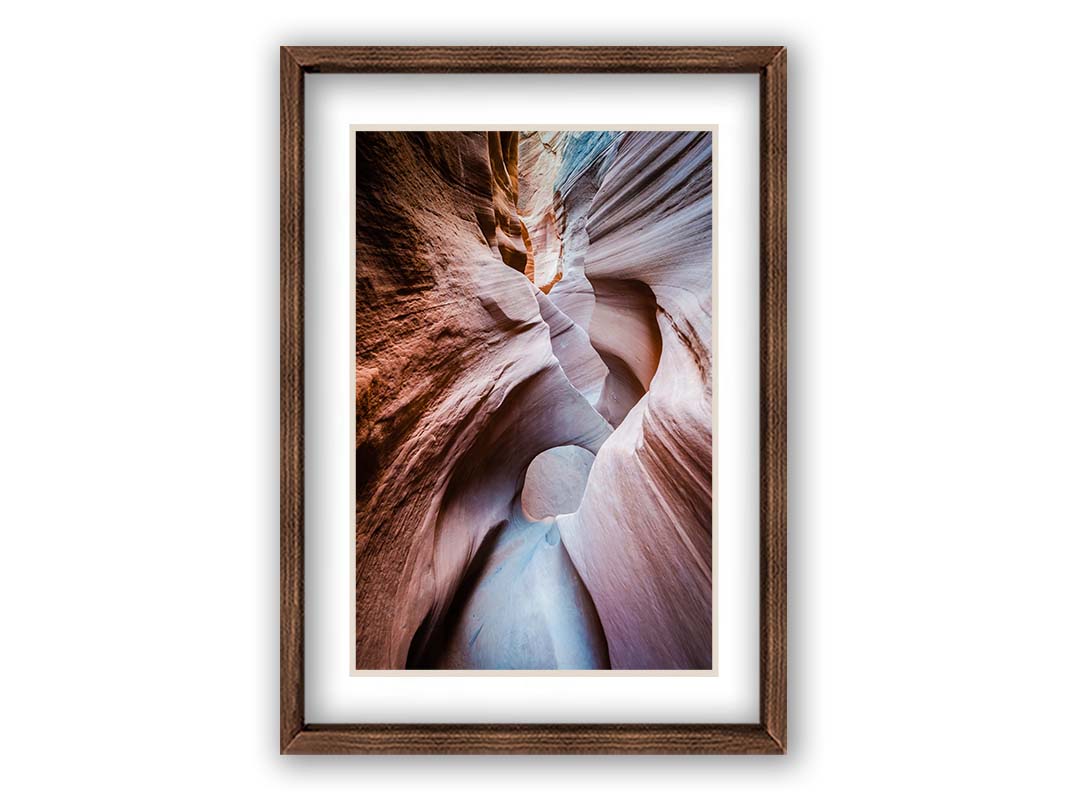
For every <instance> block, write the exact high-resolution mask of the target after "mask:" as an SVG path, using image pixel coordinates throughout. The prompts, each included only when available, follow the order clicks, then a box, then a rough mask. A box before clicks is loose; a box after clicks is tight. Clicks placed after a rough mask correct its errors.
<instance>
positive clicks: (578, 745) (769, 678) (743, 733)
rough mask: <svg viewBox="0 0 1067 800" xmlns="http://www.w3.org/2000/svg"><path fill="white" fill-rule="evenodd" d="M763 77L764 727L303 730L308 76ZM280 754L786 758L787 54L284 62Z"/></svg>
mask: <svg viewBox="0 0 1067 800" xmlns="http://www.w3.org/2000/svg"><path fill="white" fill-rule="evenodd" d="M308 72H440V73H463V72H496V73H509V72H555V73H571V72H574V73H579V72H581V73H591V72H616V73H628V72H634V73H636V72H667V73H683V72H755V73H759V75H760V365H759V369H760V676H759V677H760V680H759V685H760V721H759V723H758V724H752V725H729V724H707V725H668V724H657V725H637V724H634V725H602V724H588V725H544V724H515V725H495V724H476V725H423V724H415V725H369V724H359V725H355V724H353V725H315V724H311V725H309V724H307V723H306V722H305V720H304V477H303V476H304V469H303V459H304V407H303V400H304V74H305V73H308ZM280 216H281V257H280V269H281V420H280V422H281V548H280V549H281V573H280V595H281V609H280V613H281V687H280V689H281V694H280V717H281V719H280V736H281V752H283V753H300V754H346V753H350V754H375V753H377V754H386V753H442V754H444V753H498V754H517V753H542V754H553V753H560V754H568V753H574V754H586V753H619V754H639V753H649V754H652V753H687V754H698V753H738V754H740V753H784V752H785V747H786V511H787V505H786V410H787V403H786V52H785V48H782V47H674V48H672V47H664V48H647V47H636V48H630V47H545V48H538V47H522V48H501V47H459V48H443V47H402V48H399V47H398V48H383V47H283V48H281V215H280Z"/></svg>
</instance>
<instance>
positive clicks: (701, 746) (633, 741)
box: [284, 725, 781, 755]
mask: <svg viewBox="0 0 1067 800" xmlns="http://www.w3.org/2000/svg"><path fill="white" fill-rule="evenodd" d="M284 752H286V753H289V754H307V755H316V754H334V755H345V754H351V755H372V754H379V755H391V754H413V753H438V754H456V755H458V754H489V755H508V754H511V755H518V754H544V755H591V754H623V755H625V754H631V755H655V754H694V755H697V754H708V753H733V754H738V755H741V754H746V753H764V754H775V753H780V752H781V748H780V746H779V744H778V742H777V741H775V740H774V739H773V738H772V737H771V736H770V735H769V734H768V733H767V730H766V729H765V728H764V727H763V726H762V725H308V726H307V727H305V728H304V730H303V731H301V732H300V734H299V735H298V736H296V738H294V739H293V740H292V742H291V743H290V745H289V747H288V748H287V749H286V750H285V751H284Z"/></svg>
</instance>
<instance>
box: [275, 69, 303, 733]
mask: <svg viewBox="0 0 1067 800" xmlns="http://www.w3.org/2000/svg"><path fill="white" fill-rule="evenodd" d="M280 216H281V369H280V382H281V403H280V406H281V420H280V423H281V458H280V463H281V509H280V515H281V516H280V518H281V586H280V591H281V698H280V700H281V746H282V749H283V750H284V749H285V747H286V746H287V745H288V744H289V742H290V741H292V739H293V737H294V736H296V735H297V734H298V733H299V732H300V729H301V728H302V727H303V725H304V74H303V72H302V71H301V69H300V65H299V64H297V63H296V61H294V60H293V59H292V58H291V57H290V56H289V54H288V53H287V52H286V51H285V49H284V48H283V49H282V53H281V208H280Z"/></svg>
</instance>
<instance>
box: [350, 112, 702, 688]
mask: <svg viewBox="0 0 1067 800" xmlns="http://www.w3.org/2000/svg"><path fill="white" fill-rule="evenodd" d="M711 167H712V165H711V138H710V134H706V133H661V132H648V133H639V132H629V133H620V132H588V133H579V132H557V133H552V132H537V133H523V134H520V133H516V132H490V133H455V132H448V133H445V132H441V133H391V132H373V133H369V132H368V133H359V134H358V136H357V141H356V203H357V209H356V221H357V225H356V239H357V255H356V505H357V521H356V666H357V668H359V669H402V668H449V669H483V668H486V669H604V668H608V667H611V668H614V669H632V668H644V669H670V668H709V667H710V666H711V664H712V658H711V656H712V653H711V624H712V613H711V612H712V608H711V598H712V583H711V574H712V564H711V554H712V548H711Z"/></svg>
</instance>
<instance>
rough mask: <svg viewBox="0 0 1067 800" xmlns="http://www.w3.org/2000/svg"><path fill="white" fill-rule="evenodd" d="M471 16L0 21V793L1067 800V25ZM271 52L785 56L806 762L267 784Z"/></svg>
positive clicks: (291, 769)
mask: <svg viewBox="0 0 1067 800" xmlns="http://www.w3.org/2000/svg"><path fill="white" fill-rule="evenodd" d="M451 6H452V4H444V3H428V2H410V3H403V4H401V3H373V4H367V6H364V7H361V6H360V5H359V4H357V3H354V2H347V3H340V2H337V3H326V2H304V3H299V4H297V3H286V4H279V3H244V4H232V5H223V4H220V3H201V2H186V3H182V4H172V5H169V6H166V7H163V6H157V5H155V4H147V3H117V2H100V3H53V4H30V3H22V4H14V5H8V6H7V7H5V10H4V23H3V27H2V31H0V43H2V46H0V67H2V72H0V75H2V76H3V77H2V98H3V102H2V105H0V113H3V115H4V122H3V125H2V127H0V159H2V161H0V203H2V208H0V212H2V213H0V231H2V235H0V247H2V257H0V270H2V282H0V343H2V344H0V358H2V362H0V363H2V372H0V376H2V377H0V386H2V394H0V404H2V406H3V413H2V415H0V470H2V472H0V498H2V516H0V520H2V523H0V528H2V531H3V539H2V543H3V556H2V558H0V576H2V578H0V600H2V609H3V611H2V614H3V639H2V641H3V651H4V658H3V660H2V662H0V670H2V675H0V680H2V687H3V705H2V713H3V718H4V724H3V725H2V726H0V748H2V753H3V756H2V757H0V758H2V764H3V769H2V770H0V784H2V785H3V787H4V790H5V793H10V796H13V797H22V796H33V795H38V794H39V795H44V796H63V795H70V796H74V795H75V794H84V793H89V792H90V791H91V790H106V791H108V792H109V793H110V795H111V796H116V797H126V796H130V797H143V796H171V795H173V796H185V795H189V794H193V793H196V794H200V795H204V796H221V795H226V794H230V795H233V796H251V797H273V796H292V797H296V796H301V797H319V796H322V797H327V796H329V797H340V796H352V795H353V794H355V793H356V792H359V791H363V792H371V791H386V792H389V793H390V794H397V793H402V794H407V793H408V792H410V793H411V794H412V795H414V796H431V797H453V796H455V797H459V796H462V797H470V796H488V795H490V794H492V795H495V796H504V795H506V796H509V797H512V796H513V797H520V798H521V797H534V796H537V797H544V796H553V797H556V796H558V797H566V796H572V795H573V796H587V797H589V796H602V795H606V794H610V795H614V796H625V797H645V796H648V795H650V794H652V795H654V796H658V797H668V796H683V793H685V792H689V791H699V792H701V793H702V794H704V793H706V794H707V795H708V796H715V795H721V796H727V797H734V796H737V797H786V796H789V797H800V796H820V797H821V796H826V795H833V794H838V795H841V796H853V795H856V794H862V795H867V796H879V795H886V796H890V795H893V796H895V795H900V794H903V793H909V794H913V795H916V796H930V795H933V794H934V793H935V792H942V791H943V792H946V793H947V792H952V793H953V794H956V793H959V792H963V791H965V790H966V791H967V792H968V795H969V796H975V795H976V794H978V793H980V792H985V791H989V792H991V793H994V794H997V793H1003V794H1007V793H1008V792H1013V793H1018V794H1020V795H1022V796H1048V795H1055V794H1062V792H1063V791H1064V786H1065V783H1067V781H1065V779H1064V777H1063V771H1062V767H1061V766H1060V762H1061V761H1062V751H1063V745H1064V734H1063V730H1062V727H1061V725H1060V721H1061V720H1062V718H1063V713H1064V711H1065V710H1067V708H1065V706H1067V703H1065V690H1064V688H1063V687H1064V679H1063V677H1062V672H1063V658H1062V657H1063V654H1064V644H1063V634H1062V623H1061V615H1062V611H1063V608H1064V592H1063V589H1062V586H1061V575H1062V573H1063V562H1064V558H1065V556H1067V544H1065V541H1067V523H1065V522H1064V504H1063V499H1062V498H1063V482H1064V478H1065V477H1067V475H1065V472H1067V470H1065V468H1064V458H1063V454H1064V447H1065V445H1067V425H1065V422H1064V411H1063V409H1064V407H1065V406H1067V397H1065V390H1064V377H1063V362H1064V357H1063V352H1062V350H1063V343H1064V338H1065V336H1064V333H1065V332H1064V324H1063V322H1062V317H1063V312H1062V309H1063V304H1064V298H1065V296H1067V269H1065V268H1067V257H1065V255H1064V249H1063V245H1064V239H1063V233H1062V232H1063V225H1064V221H1063V220H1064V212H1065V211H1067V208H1065V206H1067V202H1065V199H1064V193H1063V186H1064V185H1065V184H1064V181H1065V179H1067V163H1065V157H1064V152H1065V148H1064V146H1063V144H1062V141H1063V139H1064V126H1063V122H1064V111H1063V102H1062V96H1063V91H1064V90H1063V77H1064V67H1063V60H1062V56H1061V49H1062V44H1063V30H1064V26H1063V19H1062V18H1057V17H1055V16H1051V14H1052V13H1053V12H1051V11H1050V10H1046V11H1042V8H1043V7H1044V8H1047V9H1051V8H1052V6H1051V5H1049V6H1044V4H1037V3H1026V2H1015V3H1011V4H997V5H996V6H994V7H988V8H985V9H979V8H978V7H977V4H962V3H961V4H958V5H954V6H952V7H949V6H947V5H944V6H938V5H935V4H932V3H925V2H924V3H909V2H897V3H893V4H882V5H880V6H879V7H878V8H872V7H870V6H868V5H866V4H855V3H840V4H830V3H821V4H801V3H796V2H773V1H772V0H760V2H753V3H743V4H742V3H723V4H718V5H715V4H707V3H702V2H689V3H682V2H666V1H664V2H657V3H654V4H650V5H649V4H646V5H644V6H641V7H640V8H631V7H630V6H629V4H624V3H619V2H616V3H611V4H597V5H595V6H594V4H592V3H576V2H573V0H571V1H570V2H567V1H566V0H564V1H562V2H556V1H555V0H542V1H541V2H538V3H536V4H526V5H517V4H516V5H513V6H511V7H509V6H507V5H506V4H500V3H488V2H485V3H477V4H476V3H468V4H466V5H465V7H464V8H463V9H462V10H458V9H453V8H452V7H451ZM281 43H320V44H324V43H383V44H422V43H440V44H507V43H513V44H517V43H564V44H566V43H572V44H594V43H604V44H608V43H645V44H681V43H685V44H715V43H741V44H751V43H785V44H786V45H788V46H789V48H790V53H789V69H790V84H789V92H790V152H789V156H790V271H791V278H790V280H791V284H790V390H791V414H790V437H791V438H790V459H791V461H790V481H791V483H790V498H791V504H790V505H791V508H790V512H791V513H790V525H791V528H790V538H791V551H790V648H791V649H790V754H789V755H788V756H787V757H785V758H705V759H692V758H691V759H681V758H657V759H649V758H645V759H619V758H591V759H577V758H555V759H536V758H517V759H485V758H453V759H442V758H417V759H377V760H370V759H362V760H361V759H343V758H321V759H299V758H285V759H283V758H281V757H280V756H278V755H277V754H276V750H277V735H276V710H277V706H276V702H277V701H276V697H277V690H276V687H277V658H276V648H277V633H276V626H277V611H276V607H277V602H276V599H277V589H276V579H277V564H276V557H277V545H276V526H277V511H276V507H277V502H276V501H277V490H276V474H277V452H276V431H277V383H276V381H277V366H276V364H277V311H276V306H277V303H276V301H277V230H276V220H277V99H276V98H277V78H276V76H277V46H278V45H279V44H281ZM493 101H494V102H509V101H510V102H521V99H520V98H493ZM9 787H14V788H15V791H14V792H11V791H10V789H9Z"/></svg>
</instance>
